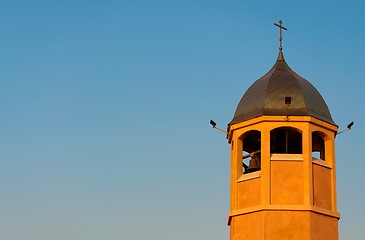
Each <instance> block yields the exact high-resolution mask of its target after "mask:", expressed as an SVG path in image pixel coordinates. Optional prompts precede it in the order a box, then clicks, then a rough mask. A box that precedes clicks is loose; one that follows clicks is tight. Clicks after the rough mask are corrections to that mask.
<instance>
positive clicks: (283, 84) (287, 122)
mask: <svg viewBox="0 0 365 240" xmlns="http://www.w3.org/2000/svg"><path fill="white" fill-rule="evenodd" d="M280 26H281V24H280ZM337 131H338V127H337V125H336V124H335V123H334V121H333V119H332V117H331V114H330V111H329V109H328V107H327V104H326V102H325V101H324V100H323V98H322V96H321V95H320V93H319V92H318V91H317V89H316V88H315V87H314V86H313V85H312V84H311V83H310V82H308V81H307V80H305V79H304V78H302V77H301V76H299V75H298V74H297V73H295V72H294V71H293V70H292V69H291V68H290V67H289V66H288V65H287V63H286V62H285V60H284V56H283V53H282V48H281V46H280V51H279V56H278V59H277V61H276V63H275V64H274V66H273V67H272V68H271V70H270V71H269V72H268V73H266V74H265V75H264V76H263V77H261V78H260V79H258V80H257V81H256V82H254V83H253V84H252V86H251V87H250V88H249V89H248V90H247V91H246V93H245V94H244V95H243V97H242V99H241V101H240V102H239V104H238V106H237V109H236V112H235V114H234V117H233V119H232V121H231V122H230V123H229V124H228V142H229V143H230V145H231V178H230V185H231V193H230V212H229V217H228V225H229V226H230V239H231V240H241V239H242V240H243V239H250V240H262V239H265V240H286V239H287V240H295V239H300V240H309V239H310V240H323V239H326V240H337V239H338V220H339V218H340V215H339V213H338V212H337V206H336V205H337V204H336V162H335V136H336V133H337Z"/></svg>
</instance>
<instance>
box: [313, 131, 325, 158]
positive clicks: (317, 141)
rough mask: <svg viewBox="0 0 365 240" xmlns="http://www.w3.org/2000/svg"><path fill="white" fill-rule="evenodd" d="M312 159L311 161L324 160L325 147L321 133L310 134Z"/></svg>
mask: <svg viewBox="0 0 365 240" xmlns="http://www.w3.org/2000/svg"><path fill="white" fill-rule="evenodd" d="M312 158H313V160H317V159H321V160H325V145H324V138H323V133H321V132H318V131H316V132H312Z"/></svg>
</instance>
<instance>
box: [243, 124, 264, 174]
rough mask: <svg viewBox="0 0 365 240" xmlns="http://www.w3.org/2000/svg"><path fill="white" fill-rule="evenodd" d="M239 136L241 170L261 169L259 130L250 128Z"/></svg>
mask: <svg viewBox="0 0 365 240" xmlns="http://www.w3.org/2000/svg"><path fill="white" fill-rule="evenodd" d="M239 138H240V140H241V142H242V165H243V169H244V171H243V172H244V173H250V172H255V171H259V170H261V132H260V131H258V130H250V131H247V132H245V133H243V134H242V135H241V136H240V137H239ZM248 159H249V160H248Z"/></svg>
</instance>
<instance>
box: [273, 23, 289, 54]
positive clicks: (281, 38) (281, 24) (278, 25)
mask: <svg viewBox="0 0 365 240" xmlns="http://www.w3.org/2000/svg"><path fill="white" fill-rule="evenodd" d="M274 25H275V26H277V27H279V28H280V47H279V50H280V51H281V50H282V49H283V44H282V40H283V29H284V30H286V31H287V30H288V29H287V28H285V27H283V22H282V21H281V20H279V24H277V23H274Z"/></svg>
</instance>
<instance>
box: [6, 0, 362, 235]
mask: <svg viewBox="0 0 365 240" xmlns="http://www.w3.org/2000/svg"><path fill="white" fill-rule="evenodd" d="M364 12H365V2H364V1H361V0H358V1H356V0H348V1H333V0H332V1H287V0H285V1H238V0H237V1H214V0H210V1H199V0H195V1H189V0H187V1H173V0H170V1H167V0H166V1H159V0H155V1H139V0H135V1H92V0H89V1H86V0H85V1H78V0H73V1H46V0H44V1H17V0H11V1H6V0H2V1H1V2H0V79H1V80H0V111H1V117H0V191H1V193H0V239H1V240H65V239H67V240H94V239H95V240H100V239H105V240H116V239H118V240H119V239H123V240H139V239H151V240H171V239H174V240H186V239H192V240H202V239H210V240H218V239H219V240H221V239H229V235H228V231H229V228H228V226H227V225H226V222H227V214H228V208H229V145H228V144H227V140H226V138H225V135H224V134H222V133H220V132H218V131H215V130H213V129H212V128H211V126H210V125H209V120H210V119H211V118H213V119H215V121H216V122H217V124H218V126H219V127H221V128H226V124H227V123H228V122H229V121H230V120H231V119H232V117H233V114H234V111H235V108H236V106H237V104H238V102H239V100H240V98H241V97H242V95H243V93H244V92H245V91H246V90H247V88H248V87H249V86H250V85H251V84H252V83H253V82H254V81H255V80H257V79H258V78H260V77H261V76H262V75H264V74H265V73H266V72H267V71H268V70H269V69H270V68H271V66H272V65H273V64H274V63H275V60H276V57H277V54H278V44H279V43H278V38H279V31H278V28H277V27H275V26H274V22H278V21H279V19H282V20H283V22H284V26H285V27H287V28H288V31H287V32H284V40H283V44H284V55H285V58H286V61H287V63H288V64H289V66H290V67H291V68H292V69H293V70H295V71H296V72H297V73H298V74H300V75H301V76H302V77H304V78H306V79H307V80H309V81H310V82H311V83H312V84H313V85H314V86H315V87H316V88H317V89H318V90H319V91H320V92H321V94H322V96H323V97H324V99H325V100H326V102H327V104H328V106H329V108H330V110H331V114H332V117H333V119H334V120H335V122H336V123H337V124H338V125H339V126H340V129H343V128H345V126H346V125H347V124H348V123H349V122H351V121H354V122H355V125H354V127H353V130H352V131H349V132H347V133H346V134H343V135H341V136H338V138H337V141H336V146H337V182H338V210H339V212H340V213H341V220H340V225H339V232H340V238H341V239H364V237H365V228H364V215H365V191H364V189H365V187H364V182H365V174H364V172H365V161H364V159H363V158H364V157H363V156H362V149H363V148H364V133H365V125H364V124H363V123H362V122H363V119H365V111H364V106H363V104H364V102H365V95H364V89H365V80H364V69H365V61H364V56H365V47H364V43H365V31H364V24H365V14H364Z"/></svg>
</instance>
